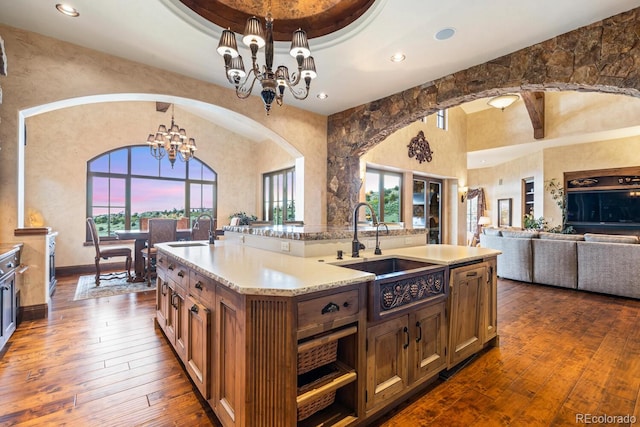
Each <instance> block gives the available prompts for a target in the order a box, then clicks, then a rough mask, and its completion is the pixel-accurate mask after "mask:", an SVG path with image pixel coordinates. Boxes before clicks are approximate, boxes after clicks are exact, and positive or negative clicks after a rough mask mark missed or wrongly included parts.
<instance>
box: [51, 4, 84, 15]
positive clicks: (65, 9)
mask: <svg viewBox="0 0 640 427" xmlns="http://www.w3.org/2000/svg"><path fill="white" fill-rule="evenodd" d="M56 9H58V12H60V13H64V14H65V15H67V16H71V17H73V18H75V17H76V16H80V12H78V11H77V10H76V9H75V8H74V7H71V6H69V5H68V4H64V3H58V4H57V5H56Z"/></svg>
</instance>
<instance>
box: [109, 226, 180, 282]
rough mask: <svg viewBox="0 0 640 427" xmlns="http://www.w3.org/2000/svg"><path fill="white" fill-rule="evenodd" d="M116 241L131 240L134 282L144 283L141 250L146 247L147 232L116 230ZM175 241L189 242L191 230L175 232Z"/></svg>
mask: <svg viewBox="0 0 640 427" xmlns="http://www.w3.org/2000/svg"><path fill="white" fill-rule="evenodd" d="M115 234H116V237H117V238H118V240H133V241H134V243H133V251H134V257H133V270H134V273H135V274H134V277H133V281H134V282H144V281H145V277H144V259H143V257H142V250H143V249H144V247H145V246H146V242H147V239H148V238H149V230H117V231H115ZM176 239H178V240H189V239H191V229H190V228H183V229H180V228H179V229H178V230H176Z"/></svg>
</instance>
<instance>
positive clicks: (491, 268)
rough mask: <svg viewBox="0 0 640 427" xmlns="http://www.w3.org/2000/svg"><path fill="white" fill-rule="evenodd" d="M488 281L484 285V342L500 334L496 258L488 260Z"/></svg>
mask: <svg viewBox="0 0 640 427" xmlns="http://www.w3.org/2000/svg"><path fill="white" fill-rule="evenodd" d="M487 266H488V268H487V281H486V282H485V287H484V296H483V303H484V308H483V310H482V311H483V313H484V321H483V325H484V337H483V340H482V343H483V344H486V343H487V342H488V341H490V340H492V339H493V338H495V337H496V336H497V335H498V298H497V296H498V278H497V276H496V258H493V259H491V260H489V261H487Z"/></svg>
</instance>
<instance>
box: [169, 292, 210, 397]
mask: <svg viewBox="0 0 640 427" xmlns="http://www.w3.org/2000/svg"><path fill="white" fill-rule="evenodd" d="M184 312H185V313H186V314H187V315H186V318H187V324H188V327H187V330H188V335H187V339H186V346H187V347H186V360H185V366H186V367H187V371H188V372H189V375H190V376H191V379H192V380H193V382H194V383H195V384H196V386H197V387H198V390H200V393H201V394H202V396H203V397H204V398H205V399H209V397H210V396H209V366H210V363H211V357H210V354H209V349H210V344H209V337H210V336H211V327H210V325H211V311H210V310H209V309H208V308H207V307H205V306H204V305H202V304H201V303H200V302H198V301H197V300H195V299H194V298H193V297H192V296H191V295H189V296H188V297H187V300H186V307H185V310H184ZM176 342H177V340H176Z"/></svg>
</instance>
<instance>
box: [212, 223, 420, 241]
mask: <svg viewBox="0 0 640 427" xmlns="http://www.w3.org/2000/svg"><path fill="white" fill-rule="evenodd" d="M388 227H389V232H388V233H387V230H386V229H384V228H381V229H380V232H381V233H382V234H383V235H384V236H407V235H415V234H425V233H426V232H427V231H426V230H425V229H424V228H405V227H404V226H402V225H401V224H399V223H393V224H388ZM223 230H224V231H225V232H227V231H229V232H233V233H242V234H251V235H255V236H263V237H277V238H280V239H290V240H306V241H308V240H340V239H353V227H329V226H326V225H268V226H250V225H239V226H231V225H225V226H224V227H223ZM358 235H359V236H364V237H367V236H375V235H376V228H375V227H374V226H371V225H368V224H360V225H358Z"/></svg>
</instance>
